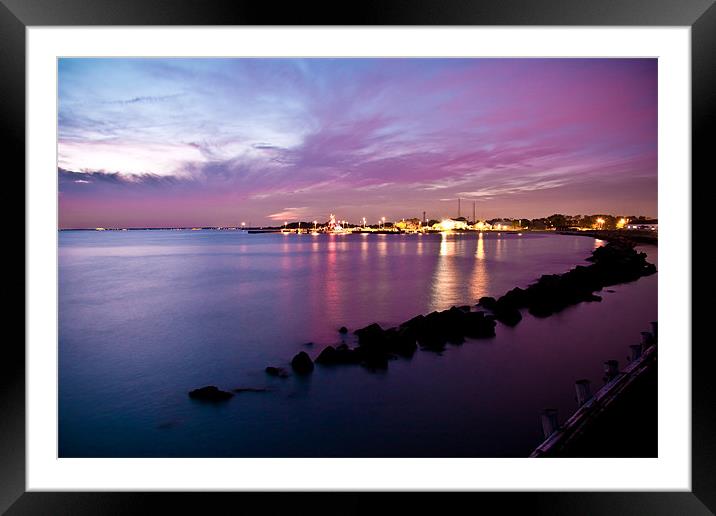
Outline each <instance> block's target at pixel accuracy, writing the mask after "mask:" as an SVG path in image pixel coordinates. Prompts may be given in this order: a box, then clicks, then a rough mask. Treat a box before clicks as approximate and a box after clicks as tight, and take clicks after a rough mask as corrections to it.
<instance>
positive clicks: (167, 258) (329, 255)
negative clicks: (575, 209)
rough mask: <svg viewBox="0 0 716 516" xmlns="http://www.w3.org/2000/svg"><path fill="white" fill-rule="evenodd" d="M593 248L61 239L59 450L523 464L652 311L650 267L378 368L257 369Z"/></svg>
mask: <svg viewBox="0 0 716 516" xmlns="http://www.w3.org/2000/svg"><path fill="white" fill-rule="evenodd" d="M595 245H598V242H596V243H595V241H594V240H593V239H591V238H585V237H572V236H559V235H550V234H529V233H525V234H523V235H518V234H516V233H511V234H507V233H502V234H499V235H498V234H497V233H470V234H428V235H380V234H378V235H361V234H353V235H325V234H321V235H310V234H308V235H300V236H299V235H280V234H266V235H248V234H245V233H241V232H219V231H161V232H160V231H155V232H154V231H153V232H149V231H147V232H131V231H130V232H100V233H97V232H62V233H61V234H60V250H59V252H60V255H59V259H60V269H59V273H60V380H61V381H60V454H61V455H68V456H72V455H107V456H114V455H116V456H126V455H139V456H143V455H144V456H146V455H149V456H151V455H157V456H163V455H174V456H194V455H199V456H201V455H208V456H244V455H258V456H270V455H277V456H292V455H299V456H301V455H302V456H322V455H327V456H332V455H333V456H335V455H338V456H340V455H355V456H431V455H442V456H460V455H468V456H470V455H472V456H524V455H526V454H527V453H529V451H530V450H531V448H532V447H533V446H534V445H535V444H537V442H538V441H539V439H540V437H541V434H540V430H539V426H538V424H537V413H538V411H539V410H541V409H542V408H544V406H547V405H550V406H559V407H562V408H563V409H564V410H566V409H567V408H572V407H573V400H572V397H573V396H572V392H573V391H572V384H573V382H574V379H575V378H581V377H586V378H593V381H594V382H595V384H596V383H598V382H599V378H600V376H601V362H602V361H603V360H604V359H607V358H621V357H623V356H625V355H626V354H627V352H628V345H629V344H632V343H633V340H634V335H638V334H639V331H640V330H641V328H643V326H644V324H645V323H647V322H648V321H650V320H653V319H655V318H656V276H653V277H648V278H642V279H640V280H638V281H637V282H635V283H633V284H628V285H620V286H617V287H614V290H615V291H616V292H615V293H613V294H610V293H606V294H604V301H603V302H602V303H592V304H589V305H579V306H576V307H573V308H570V309H568V310H565V312H564V313H561V314H558V315H556V316H553V317H550V318H548V319H543V320H538V319H534V318H532V317H525V319H524V320H523V322H522V323H521V324H520V325H519V326H518V327H516V328H513V329H508V328H506V327H504V326H501V325H500V326H498V331H497V337H496V338H495V339H492V340H487V341H480V342H468V343H465V344H464V345H463V346H461V347H450V348H449V349H448V350H447V352H445V353H444V355H442V356H438V355H434V354H431V353H419V354H417V355H416V356H415V357H413V359H412V360H410V361H406V360H398V361H396V362H395V363H392V364H391V367H390V370H389V371H388V372H387V373H385V374H374V373H370V372H367V371H365V370H364V369H362V368H359V367H346V368H341V369H340V370H330V369H325V368H320V367H319V368H317V370H316V372H315V373H314V374H313V375H312V376H311V377H310V378H309V379H304V380H302V379H299V378H295V377H292V378H290V379H288V380H278V379H271V378H267V377H266V376H265V374H264V373H263V368H264V367H265V366H266V365H267V364H269V363H284V362H285V361H286V360H287V359H288V358H290V357H291V356H292V355H293V354H294V353H296V352H297V351H300V350H305V351H307V352H308V353H309V354H311V356H315V355H316V354H317V353H318V351H320V349H321V348H322V346H323V345H325V344H334V343H336V342H339V341H340V339H341V337H340V336H339V335H338V333H337V331H336V330H337V328H338V327H340V326H342V325H346V326H348V327H349V328H350V329H351V330H352V329H355V328H358V327H360V326H364V325H366V324H369V323H371V322H374V321H377V322H380V323H381V324H385V325H391V324H396V323H398V322H400V321H402V320H405V319H407V318H409V317H412V316H413V315H415V314H418V313H426V312H428V311H431V310H436V309H445V308H448V307H450V306H451V305H453V304H465V303H474V302H476V300H477V298H479V297H480V296H484V295H500V294H502V293H504V292H505V291H507V290H509V289H510V288H512V287H514V286H525V285H526V284H528V283H530V282H531V281H533V280H534V279H536V278H537V277H538V276H539V275H541V274H544V273H558V272H564V271H565V270H567V269H569V268H570V267H572V266H573V265H575V264H577V263H582V261H583V259H584V258H586V257H587V256H588V255H589V253H590V251H591V250H592V249H593V248H594V246H595ZM650 249H651V254H650V261H653V262H656V257H655V248H650ZM604 321H611V322H612V324H608V325H607V324H604ZM308 341H313V342H315V343H316V344H315V345H314V346H313V347H307V346H305V343H306V342H308ZM207 384H216V385H219V386H221V387H224V388H227V389H231V388H236V387H267V388H269V389H270V391H269V392H265V393H243V394H241V395H238V396H236V397H235V398H234V399H233V400H231V402H230V403H228V404H226V405H224V406H205V405H200V404H197V403H194V402H192V401H190V400H188V399H187V397H186V392H187V390H188V389H190V388H193V387H196V386H198V385H207ZM408 430H409V431H408Z"/></svg>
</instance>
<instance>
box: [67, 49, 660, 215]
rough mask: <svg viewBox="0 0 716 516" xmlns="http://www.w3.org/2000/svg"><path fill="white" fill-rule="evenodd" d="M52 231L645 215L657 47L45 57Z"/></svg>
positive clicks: (651, 187) (649, 200)
mask: <svg viewBox="0 0 716 516" xmlns="http://www.w3.org/2000/svg"><path fill="white" fill-rule="evenodd" d="M58 122H59V124H58V127H59V142H58V173H59V192H60V193H59V207H60V213H59V215H60V227H62V228H70V227H76V228H80V227H97V226H103V227H128V226H131V227H138V226H151V227H157V226H162V227H164V226H167V227H170V226H199V225H202V226H205V225H238V224H240V223H241V222H242V221H246V222H247V223H251V224H252V225H269V224H276V225H279V224H283V222H284V221H292V220H314V219H317V220H321V221H323V220H326V219H327V218H328V215H329V214H330V213H336V214H337V215H338V217H339V218H341V219H347V220H353V221H356V222H357V221H358V220H359V219H361V218H362V217H366V218H367V219H368V222H369V223H376V222H377V221H378V219H379V218H380V217H383V216H385V217H386V218H387V219H388V220H395V219H400V218H403V217H421V216H422V212H423V211H426V212H427V216H428V217H429V218H441V217H444V216H455V215H456V211H457V198H458V197H461V198H462V199H463V214H464V215H471V213H472V201H476V202H477V215H478V217H479V218H483V219H484V218H494V217H515V218H535V217H542V216H547V215H550V214H552V213H557V212H559V213H569V214H591V213H614V214H643V215H648V216H656V215H657V212H656V209H657V61H656V60H655V59H164V58H162V59H60V60H59V120H58Z"/></svg>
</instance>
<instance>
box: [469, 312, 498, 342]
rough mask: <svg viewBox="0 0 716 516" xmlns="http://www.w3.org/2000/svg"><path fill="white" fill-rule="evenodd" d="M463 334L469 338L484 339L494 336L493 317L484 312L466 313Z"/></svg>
mask: <svg viewBox="0 0 716 516" xmlns="http://www.w3.org/2000/svg"><path fill="white" fill-rule="evenodd" d="M466 315H467V317H466V324H465V336H466V337H469V338H471V339H485V338H489V337H494V336H495V326H496V325H495V319H494V318H493V317H491V316H487V315H485V312H471V313H469V314H466Z"/></svg>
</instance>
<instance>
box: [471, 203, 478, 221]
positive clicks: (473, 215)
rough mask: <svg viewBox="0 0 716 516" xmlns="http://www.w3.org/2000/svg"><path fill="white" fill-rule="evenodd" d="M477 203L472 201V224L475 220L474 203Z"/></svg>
mask: <svg viewBox="0 0 716 516" xmlns="http://www.w3.org/2000/svg"><path fill="white" fill-rule="evenodd" d="M476 204H477V203H476V202H475V201H472V223H473V224H474V223H475V222H477V217H476V216H475V205H476Z"/></svg>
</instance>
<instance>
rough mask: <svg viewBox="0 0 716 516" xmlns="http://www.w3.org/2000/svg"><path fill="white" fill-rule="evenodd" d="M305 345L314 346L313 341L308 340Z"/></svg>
mask: <svg viewBox="0 0 716 516" xmlns="http://www.w3.org/2000/svg"><path fill="white" fill-rule="evenodd" d="M304 346H307V347H309V348H310V347H313V342H306V343H305V344H304Z"/></svg>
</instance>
